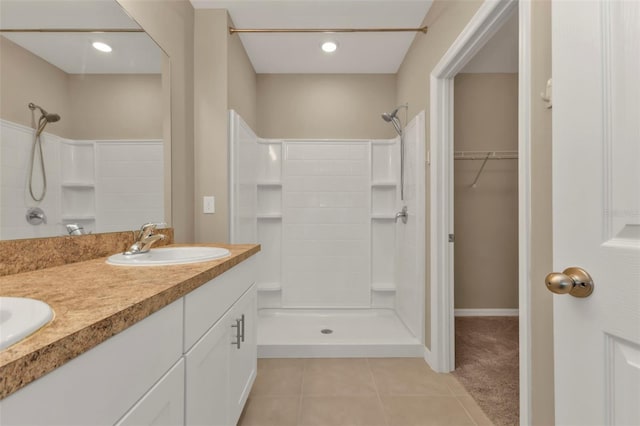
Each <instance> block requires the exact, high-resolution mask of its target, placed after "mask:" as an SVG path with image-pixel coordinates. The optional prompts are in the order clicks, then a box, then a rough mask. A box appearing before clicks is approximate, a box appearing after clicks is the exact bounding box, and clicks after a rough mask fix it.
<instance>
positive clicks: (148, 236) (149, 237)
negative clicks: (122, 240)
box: [124, 223, 166, 255]
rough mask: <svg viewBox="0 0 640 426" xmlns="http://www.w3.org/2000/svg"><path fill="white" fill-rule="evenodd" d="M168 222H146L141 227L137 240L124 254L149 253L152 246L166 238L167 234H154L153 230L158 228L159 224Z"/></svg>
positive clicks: (162, 224)
mask: <svg viewBox="0 0 640 426" xmlns="http://www.w3.org/2000/svg"><path fill="white" fill-rule="evenodd" d="M164 225H166V223H145V224H144V225H142V228H140V232H139V233H138V238H137V239H136V241H135V242H134V243H133V244H131V247H129V250H127V251H125V252H124V254H126V255H130V254H141V253H147V252H148V251H149V250H151V246H152V245H153V243H155V242H156V241H158V240H164V239H165V236H164V235H163V234H154V233H153V231H155V230H156V227H158V226H164Z"/></svg>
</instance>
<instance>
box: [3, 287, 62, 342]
mask: <svg viewBox="0 0 640 426" xmlns="http://www.w3.org/2000/svg"><path fill="white" fill-rule="evenodd" d="M52 319H53V310H52V309H51V307H50V306H49V305H47V304H46V303H44V302H41V301H40V300H35V299H28V298H26V297H0V351H1V350H3V349H5V348H7V347H9V346H11V345H13V344H14V343H16V342H19V341H20V340H22V339H24V338H25V337H27V336H29V335H30V334H31V333H33V332H35V331H37V330H38V329H40V327H42V326H43V325H45V324H47V323H48V322H49V321H51V320H52Z"/></svg>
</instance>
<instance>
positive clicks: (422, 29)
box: [229, 26, 428, 34]
mask: <svg viewBox="0 0 640 426" xmlns="http://www.w3.org/2000/svg"><path fill="white" fill-rule="evenodd" d="M427 29H428V27H427V26H424V27H418V28H234V27H229V33H230V34H234V33H250V34H257V33H400V32H421V33H426V32H427Z"/></svg>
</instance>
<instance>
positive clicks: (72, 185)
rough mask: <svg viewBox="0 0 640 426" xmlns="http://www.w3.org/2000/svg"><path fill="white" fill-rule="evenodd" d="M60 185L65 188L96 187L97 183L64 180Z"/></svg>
mask: <svg viewBox="0 0 640 426" xmlns="http://www.w3.org/2000/svg"><path fill="white" fill-rule="evenodd" d="M60 186H62V187H63V188H94V187H95V186H96V184H95V183H93V182H62V184H61V185H60Z"/></svg>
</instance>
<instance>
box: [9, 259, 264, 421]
mask: <svg viewBox="0 0 640 426" xmlns="http://www.w3.org/2000/svg"><path fill="white" fill-rule="evenodd" d="M254 283H255V260H254V259H253V257H251V258H249V259H247V260H245V261H243V262H241V263H240V264H238V265H236V266H234V267H232V268H231V269H229V270H228V271H226V272H224V273H223V274H221V275H219V276H218V277H216V278H214V279H212V280H211V281H209V282H208V283H206V284H204V285H202V286H201V287H199V288H197V289H195V290H194V291H192V292H191V293H189V294H187V295H186V296H185V297H183V298H181V299H178V300H176V301H174V302H173V303H171V304H170V305H168V306H166V307H164V308H163V309H161V310H159V311H157V312H155V313H154V314H152V315H150V316H149V317H147V318H145V319H144V320H142V321H140V322H138V323H137V324H134V325H132V326H131V327H129V328H128V329H126V330H124V331H122V332H121V333H118V334H116V335H115V336H113V337H112V338H110V339H108V340H106V341H104V342H103V343H101V344H100V345H98V346H96V347H95V348H93V349H91V350H89V351H87V352H86V353H84V354H82V355H80V356H79V357H77V358H75V359H73V360H71V361H69V362H68V363H66V364H64V365H62V366H61V367H59V368H57V369H55V370H54V371H52V372H51V373H49V374H47V375H45V376H43V377H41V378H40V379H38V380H36V381H34V382H33V383H31V384H29V385H27V386H26V387H24V388H23V389H20V390H18V391H17V392H15V393H13V394H11V395H9V396H8V397H7V398H5V399H3V400H1V401H0V424H2V425H66V426H71V425H83V426H85V425H117V426H127V425H136V426H140V425H152V424H153V425H167V426H168V425H171V426H179V425H183V424H185V423H186V424H187V425H204V424H206V425H212V426H227V425H234V424H236V422H237V421H238V418H239V417H240V413H241V412H242V408H243V406H244V404H245V402H246V400H247V397H248V394H249V391H250V390H251V385H252V384H253V381H254V379H255V376H256V370H257V347H256V343H257V342H256V315H257V305H256V290H255V284H254ZM243 319H244V320H243ZM238 338H240V343H239V347H238V343H237V342H236V341H237V339H238ZM243 338H244V339H243ZM243 340H244V341H243Z"/></svg>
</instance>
